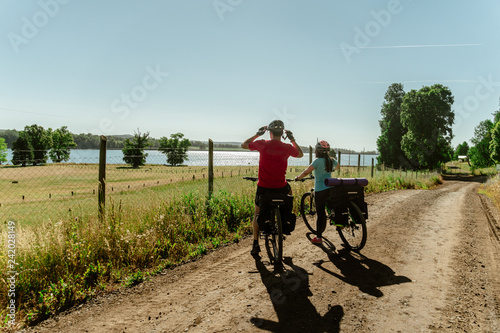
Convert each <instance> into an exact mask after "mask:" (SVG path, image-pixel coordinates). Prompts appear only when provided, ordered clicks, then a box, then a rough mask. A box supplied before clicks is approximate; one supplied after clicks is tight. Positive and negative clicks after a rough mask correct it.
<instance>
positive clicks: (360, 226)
mask: <svg viewBox="0 0 500 333" xmlns="http://www.w3.org/2000/svg"><path fill="white" fill-rule="evenodd" d="M348 216H349V219H348V221H347V226H345V227H343V228H339V227H337V231H338V233H339V236H340V238H341V239H342V242H344V245H345V247H346V248H348V249H350V250H354V251H359V250H361V249H362V248H363V247H364V246H365V244H366V238H367V230H366V220H365V217H364V216H363V213H361V210H360V209H359V207H358V206H357V205H356V204H355V203H354V202H352V201H349V204H348Z"/></svg>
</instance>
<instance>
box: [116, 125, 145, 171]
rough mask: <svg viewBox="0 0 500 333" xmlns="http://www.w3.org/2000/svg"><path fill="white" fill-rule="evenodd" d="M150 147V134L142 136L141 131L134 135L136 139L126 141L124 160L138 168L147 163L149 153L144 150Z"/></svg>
mask: <svg viewBox="0 0 500 333" xmlns="http://www.w3.org/2000/svg"><path fill="white" fill-rule="evenodd" d="M147 147H149V132H147V133H144V134H141V132H140V131H139V130H137V133H134V137H132V138H130V139H125V142H124V143H123V149H122V152H123V160H124V161H125V163H127V164H131V165H132V167H133V168H138V167H139V166H140V165H144V164H145V163H146V157H147V156H148V154H147V153H145V152H144V149H146V148H147Z"/></svg>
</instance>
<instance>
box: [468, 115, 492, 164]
mask: <svg viewBox="0 0 500 333" xmlns="http://www.w3.org/2000/svg"><path fill="white" fill-rule="evenodd" d="M492 129H493V122H492V121H491V120H489V119H486V120H483V121H482V122H480V123H479V125H477V126H476V128H475V129H474V137H473V138H472V139H471V140H470V141H471V142H472V144H473V145H474V146H473V147H471V148H470V149H469V158H470V163H471V166H472V168H474V169H479V168H486V167H489V166H492V165H493V164H494V161H493V160H492V159H491V153H490V143H491V130H492Z"/></svg>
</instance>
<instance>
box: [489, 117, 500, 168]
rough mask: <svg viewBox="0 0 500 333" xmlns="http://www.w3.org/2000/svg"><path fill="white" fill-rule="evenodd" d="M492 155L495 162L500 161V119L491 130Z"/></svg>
mask: <svg viewBox="0 0 500 333" xmlns="http://www.w3.org/2000/svg"><path fill="white" fill-rule="evenodd" d="M489 148H490V157H491V160H492V161H494V162H495V163H500V121H499V122H497V123H496V125H495V126H494V127H493V129H492V130H491V140H490V147H489Z"/></svg>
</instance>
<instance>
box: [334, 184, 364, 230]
mask: <svg viewBox="0 0 500 333" xmlns="http://www.w3.org/2000/svg"><path fill="white" fill-rule="evenodd" d="M330 191H331V192H330V195H329V196H328V200H327V205H328V208H329V209H330V210H333V211H334V213H335V218H334V219H335V222H340V223H344V224H345V222H346V221H347V214H348V204H347V203H348V197H349V196H351V197H353V196H354V197H355V198H353V200H352V201H353V202H354V203H355V204H356V206H358V207H359V209H360V210H361V213H363V216H364V218H365V219H368V205H367V204H366V202H365V191H364V187H363V186H359V185H343V186H335V187H332V188H331V190H330Z"/></svg>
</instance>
